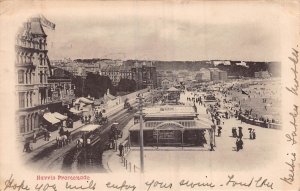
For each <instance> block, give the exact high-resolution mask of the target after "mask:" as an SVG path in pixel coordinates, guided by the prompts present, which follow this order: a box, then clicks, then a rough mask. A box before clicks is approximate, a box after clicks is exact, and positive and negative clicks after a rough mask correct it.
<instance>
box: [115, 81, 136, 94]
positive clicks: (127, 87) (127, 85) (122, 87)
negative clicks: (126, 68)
mask: <svg viewBox="0 0 300 191" xmlns="http://www.w3.org/2000/svg"><path fill="white" fill-rule="evenodd" d="M117 89H118V91H119V92H133V91H135V90H136V82H135V81H134V80H130V79H121V80H120V82H119V83H118V86H117Z"/></svg>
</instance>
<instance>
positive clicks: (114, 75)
mask: <svg viewBox="0 0 300 191" xmlns="http://www.w3.org/2000/svg"><path fill="white" fill-rule="evenodd" d="M100 75H102V76H108V77H109V78H110V79H111V80H112V83H113V85H117V84H118V83H119V82H120V80H121V79H132V72H131V69H130V68H129V67H126V66H125V65H117V66H115V65H107V66H105V67H103V68H102V69H101V71H100Z"/></svg>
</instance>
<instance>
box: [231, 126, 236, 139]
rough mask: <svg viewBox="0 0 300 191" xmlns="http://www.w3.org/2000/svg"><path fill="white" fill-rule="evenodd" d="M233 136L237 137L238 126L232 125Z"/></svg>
mask: <svg viewBox="0 0 300 191" xmlns="http://www.w3.org/2000/svg"><path fill="white" fill-rule="evenodd" d="M231 132H232V137H234V138H236V137H237V132H236V128H235V127H232V130H231Z"/></svg>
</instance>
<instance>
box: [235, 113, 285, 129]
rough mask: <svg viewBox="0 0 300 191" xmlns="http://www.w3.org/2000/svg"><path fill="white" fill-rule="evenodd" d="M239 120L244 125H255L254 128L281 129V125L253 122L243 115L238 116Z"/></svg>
mask: <svg viewBox="0 0 300 191" xmlns="http://www.w3.org/2000/svg"><path fill="white" fill-rule="evenodd" d="M240 120H241V121H242V122H244V123H248V124H251V125H256V126H260V127H264V128H270V129H281V124H277V123H270V122H264V121H259V120H254V119H250V118H249V117H246V116H244V115H240Z"/></svg>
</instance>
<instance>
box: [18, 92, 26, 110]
mask: <svg viewBox="0 0 300 191" xmlns="http://www.w3.org/2000/svg"><path fill="white" fill-rule="evenodd" d="M19 107H20V108H24V107H25V93H24V92H20V93H19Z"/></svg>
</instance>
